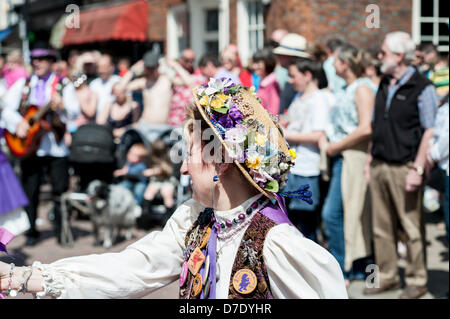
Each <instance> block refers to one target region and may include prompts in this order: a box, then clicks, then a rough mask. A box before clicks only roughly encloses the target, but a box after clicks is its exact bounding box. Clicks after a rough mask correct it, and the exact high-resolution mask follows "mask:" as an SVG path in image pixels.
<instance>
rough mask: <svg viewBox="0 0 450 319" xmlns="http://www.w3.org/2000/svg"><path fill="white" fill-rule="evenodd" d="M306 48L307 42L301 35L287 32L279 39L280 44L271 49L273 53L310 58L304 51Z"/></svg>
mask: <svg viewBox="0 0 450 319" xmlns="http://www.w3.org/2000/svg"><path fill="white" fill-rule="evenodd" d="M307 49H308V44H307V42H306V39H305V38H304V37H303V36H301V35H299V34H296V33H288V34H286V35H285V36H284V37H283V38H282V39H281V42H280V45H279V46H278V47H276V48H275V49H273V53H274V54H278V55H289V56H296V57H300V58H310V57H311V55H310V54H309V53H308V52H307V51H306V50H307Z"/></svg>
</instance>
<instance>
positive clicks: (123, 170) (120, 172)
mask: <svg viewBox="0 0 450 319" xmlns="http://www.w3.org/2000/svg"><path fill="white" fill-rule="evenodd" d="M126 173H128V167H126V166H125V167H123V168H121V169H116V170H115V171H114V172H113V175H114V177H119V176H123V175H125V174H126Z"/></svg>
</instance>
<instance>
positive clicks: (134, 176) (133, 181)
mask: <svg viewBox="0 0 450 319" xmlns="http://www.w3.org/2000/svg"><path fill="white" fill-rule="evenodd" d="M146 157H147V148H146V147H145V145H144V144H141V143H136V144H134V145H132V146H131V147H130V149H129V150H128V153H127V161H126V163H125V165H124V166H123V167H122V168H121V169H118V170H115V171H114V177H120V176H124V175H128V179H126V180H124V181H122V182H121V183H120V185H122V186H124V187H126V188H127V189H129V190H131V191H132V192H133V195H134V198H135V199H136V201H137V203H138V204H139V205H140V204H141V203H142V198H143V196H144V191H145V187H146V186H147V182H146V178H145V177H144V176H143V172H144V171H145V170H146V169H147V165H146V164H145V163H146Z"/></svg>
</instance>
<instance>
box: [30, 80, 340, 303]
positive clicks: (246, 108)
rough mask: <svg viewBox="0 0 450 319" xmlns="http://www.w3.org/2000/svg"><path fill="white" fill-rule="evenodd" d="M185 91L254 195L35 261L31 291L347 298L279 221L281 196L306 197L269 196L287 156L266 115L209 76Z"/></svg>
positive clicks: (319, 256)
mask: <svg viewBox="0 0 450 319" xmlns="http://www.w3.org/2000/svg"><path fill="white" fill-rule="evenodd" d="M193 92H194V98H195V102H196V107H197V109H198V111H200V113H201V116H202V117H203V120H204V121H205V122H206V123H208V124H209V125H210V127H211V128H213V130H214V132H215V134H216V136H217V137H218V138H219V140H220V141H221V143H222V144H223V145H224V146H225V148H226V150H227V154H228V155H229V156H231V158H232V159H233V160H234V163H235V164H236V165H237V166H238V167H239V169H240V171H241V172H242V174H244V176H245V177H246V178H247V179H248V181H249V182H250V183H251V184H252V185H253V186H254V187H256V188H257V189H258V190H259V191H260V193H261V194H258V195H255V196H253V197H251V198H249V199H247V200H246V201H245V202H243V203H242V204H241V205H239V206H237V207H235V208H233V209H231V210H227V211H215V210H213V209H211V208H208V207H203V206H202V205H200V204H199V203H197V202H195V201H194V200H193V199H191V200H188V201H187V202H185V203H184V204H182V205H181V206H180V207H178V209H177V210H176V211H175V212H174V214H173V215H172V217H171V218H170V219H169V221H168V222H167V224H166V225H165V227H164V229H163V230H162V231H153V232H151V233H150V234H148V235H147V236H146V237H144V238H142V239H141V240H139V241H137V242H136V243H134V244H132V245H130V246H128V247H127V248H126V249H125V250H124V251H122V252H119V253H108V254H102V255H88V256H80V257H72V258H66V259H62V260H58V261H56V262H54V263H51V264H46V265H42V264H39V263H37V267H38V268H40V269H41V270H42V272H43V276H44V290H45V291H44V292H43V293H41V295H48V296H53V297H57V298H139V297H144V296H146V295H148V294H149V293H150V292H152V291H153V290H155V289H158V288H161V287H163V286H165V285H167V284H169V283H171V282H173V281H176V280H177V279H179V284H180V294H179V295H180V298H192V299H214V298H238V299H244V298H347V292H346V289H345V283H344V278H343V275H342V272H341V270H340V267H339V264H338V263H337V261H336V260H335V259H334V257H333V256H332V255H331V254H330V253H328V252H327V251H326V250H325V249H324V248H322V247H321V246H319V245H317V244H316V243H314V242H313V241H311V240H309V239H306V238H305V237H303V236H302V234H301V233H300V232H299V231H298V230H297V228H295V227H294V226H293V225H292V224H291V223H290V221H289V220H288V218H287V215H286V212H285V208H284V202H283V199H282V197H283V196H297V197H298V198H303V199H304V200H306V201H310V196H311V194H310V192H309V191H308V186H307V185H306V186H302V187H300V188H299V189H298V191H296V192H291V193H288V194H284V193H282V192H280V191H279V190H280V189H281V188H282V187H283V186H284V184H285V181H286V180H287V175H288V173H289V169H290V167H291V165H293V163H294V159H295V152H294V151H293V150H290V149H289V148H288V145H287V143H286V141H285V140H284V138H283V137H282V134H281V130H279V128H277V126H276V124H275V123H274V121H273V119H272V117H270V115H269V114H268V113H267V111H265V110H264V108H263V107H262V106H261V104H260V103H259V102H258V100H257V98H256V97H255V96H254V95H252V94H251V93H250V92H248V91H247V90H245V88H243V87H241V86H236V85H234V84H233V83H231V81H230V80H226V79H222V80H215V79H211V81H210V82H209V84H208V85H207V86H203V87H197V88H194V90H193ZM271 129H274V130H271ZM274 132H275V133H274ZM269 133H271V134H269ZM270 135H272V136H270ZM215 181H217V180H215ZM212 182H213V181H212ZM299 186H300V185H299ZM35 264H36V263H35Z"/></svg>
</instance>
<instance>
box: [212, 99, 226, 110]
mask: <svg viewBox="0 0 450 319" xmlns="http://www.w3.org/2000/svg"><path fill="white" fill-rule="evenodd" d="M211 106H212V107H213V108H215V109H220V108H222V107H224V106H225V103H223V101H222V100H221V99H214V100H212V101H211Z"/></svg>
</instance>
